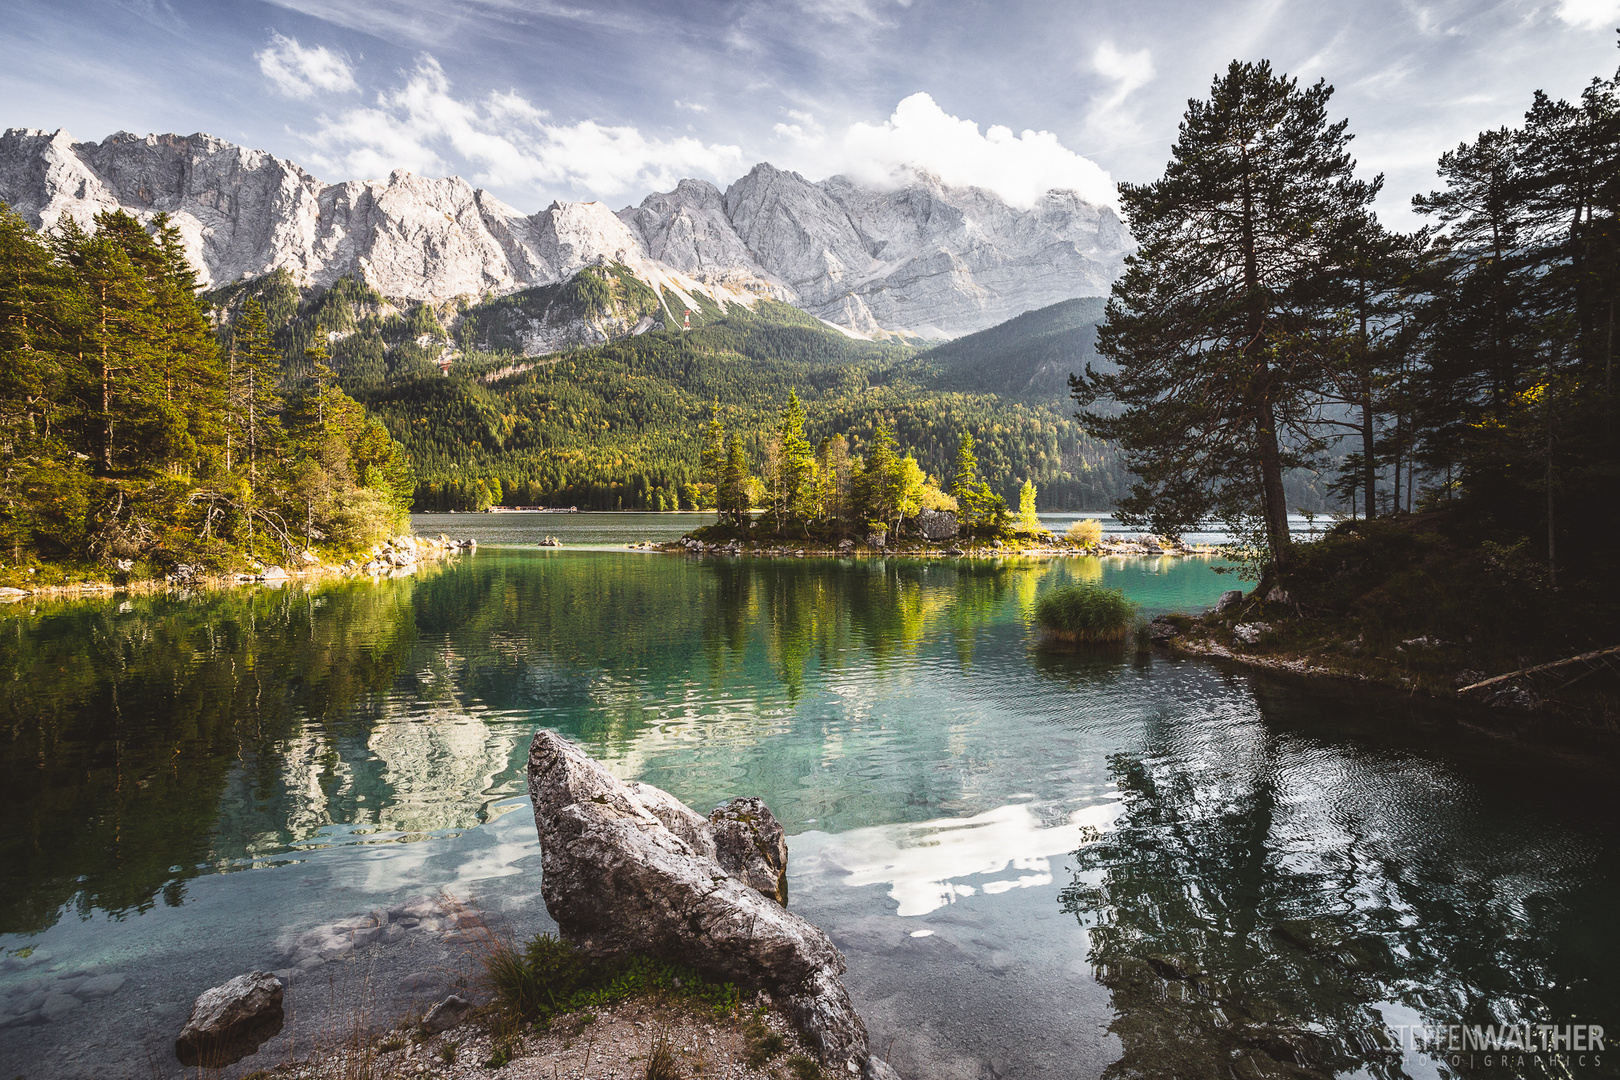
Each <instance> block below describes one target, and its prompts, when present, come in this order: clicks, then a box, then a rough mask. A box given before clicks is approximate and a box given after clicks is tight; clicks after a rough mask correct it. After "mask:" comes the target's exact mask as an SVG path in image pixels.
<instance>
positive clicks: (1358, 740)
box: [0, 514, 1620, 1080]
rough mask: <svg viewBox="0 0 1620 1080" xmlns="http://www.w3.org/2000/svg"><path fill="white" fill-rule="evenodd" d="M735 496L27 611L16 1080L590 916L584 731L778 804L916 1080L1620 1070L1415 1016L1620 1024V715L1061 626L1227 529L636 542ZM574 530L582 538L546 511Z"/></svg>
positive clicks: (15, 918)
mask: <svg viewBox="0 0 1620 1080" xmlns="http://www.w3.org/2000/svg"><path fill="white" fill-rule="evenodd" d="M701 520H706V519H702V518H698V517H697V516H696V515H629V514H626V515H577V516H576V515H566V516H565V515H433V516H424V517H421V518H419V519H417V523H416V524H417V528H418V531H421V532H427V533H438V532H441V531H442V532H447V533H449V534H451V535H452V536H458V537H459V536H469V535H472V536H477V537H478V538H479V540H480V544H481V545H482V546H481V547H480V548H479V549H478V550H477V552H476V553H475V554H472V555H468V556H463V557H461V558H459V559H458V560H455V561H453V562H451V563H448V564H446V565H444V566H442V567H437V568H430V569H426V570H424V571H422V572H420V573H419V574H416V575H413V576H408V577H402V578H398V579H393V580H384V581H380V582H376V583H370V582H346V583H339V584H334V585H327V586H315V587H306V586H304V585H300V584H297V583H292V584H289V585H287V586H284V587H282V588H279V589H278V588H258V589H242V590H237V591H232V592H227V593H218V594H202V593H198V594H191V595H186V594H174V595H168V596H162V597H156V596H148V597H114V598H112V599H110V600H109V599H95V600H85V601H75V602H63V603H56V604H49V605H46V604H41V605H39V606H37V607H32V608H31V607H28V606H27V605H26V604H13V605H11V606H9V607H7V608H4V609H0V675H3V677H4V687H5V689H4V695H5V711H4V717H5V720H4V722H5V729H4V731H5V736H4V738H3V739H0V769H3V770H4V771H3V779H4V781H5V784H6V790H7V793H8V798H7V799H5V800H4V801H3V802H0V825H3V828H0V874H3V880H0V885H3V888H0V950H3V957H0V1024H3V1025H5V1026H3V1027H0V1075H3V1076H5V1077H11V1076H13V1075H25V1076H27V1077H29V1078H30V1080H38V1078H40V1077H57V1076H62V1077H80V1076H84V1077H89V1076H124V1075H127V1076H137V1075H139V1076H142V1077H147V1076H153V1075H175V1074H178V1072H179V1069H178V1066H177V1065H175V1064H174V1063H173V1059H172V1057H171V1056H168V1055H169V1050H168V1047H169V1044H170V1043H171V1042H172V1040H173V1037H174V1035H175V1034H176V1033H177V1032H178V1030H179V1028H180V1026H181V1024H182V1023H183V1022H184V1018H185V1013H186V1010H187V1009H188V1008H189V1005H190V1003H191V1001H192V1000H193V998H194V997H195V996H196V995H197V993H199V992H200V991H201V990H203V989H205V988H207V987H208V986H212V985H215V984H217V983H219V982H222V981H224V980H225V979H227V978H229V977H231V976H233V975H236V974H238V973H240V972H243V971H247V970H251V969H254V968H262V969H265V970H288V969H292V968H297V969H298V970H299V972H300V973H299V974H298V976H297V978H296V980H295V981H294V983H293V985H292V987H291V989H290V990H289V992H288V1000H289V1008H290V1010H291V1011H292V1012H293V1014H294V1015H293V1018H292V1020H291V1021H290V1022H289V1030H288V1032H287V1033H286V1034H284V1035H283V1036H281V1037H279V1038H278V1039H277V1040H274V1041H272V1043H270V1044H268V1045H267V1046H266V1048H265V1049H264V1051H262V1052H261V1053H260V1054H259V1055H258V1056H257V1057H256V1058H254V1059H250V1060H249V1061H248V1062H244V1063H243V1065H242V1066H241V1068H240V1069H239V1070H238V1071H244V1070H246V1069H247V1068H250V1067H265V1066H267V1065H270V1064H273V1063H274V1062H276V1061H279V1060H280V1059H281V1056H283V1055H285V1054H286V1053H289V1052H295V1053H296V1052H301V1051H303V1052H307V1050H308V1049H309V1047H310V1046H311V1045H312V1044H311V1043H310V1041H309V1040H310V1038H311V1037H312V1033H313V1031H314V1030H315V1028H316V1027H318V1026H319V1021H320V1018H321V1017H322V1016H324V1015H327V1014H325V1013H324V1012H323V1011H322V1010H323V1009H324V1008H326V1007H327V1005H328V1004H329V1003H330V1002H332V1001H342V1000H348V999H352V998H354V997H355V996H356V995H359V996H362V997H364V998H365V999H366V1000H367V1001H368V1002H370V1003H371V1004H372V1007H373V1009H374V1011H375V1013H376V1014H377V1015H381V1016H387V1015H390V1014H391V1013H390V1010H392V1014H398V1013H399V1012H400V1011H401V1010H407V1009H409V1008H411V1007H414V1006H413V1002H415V1003H417V1004H419V1003H420V1001H421V1000H423V997H424V995H426V996H428V997H431V995H432V994H434V993H437V992H440V991H442V989H443V986H444V985H447V984H448V981H450V980H453V978H454V976H455V970H456V969H457V965H458V964H463V963H464V957H463V953H464V951H465V949H466V948H467V945H466V942H465V941H464V940H459V939H458V937H457V935H456V934H455V933H453V932H452V933H451V934H450V935H449V937H448V938H446V937H442V936H439V935H437V934H435V933H430V932H428V931H426V930H422V927H425V926H431V925H433V924H434V922H435V919H436V918H437V919H439V921H440V922H442V923H444V924H445V925H447V926H449V927H450V929H451V930H452V931H453V929H454V926H453V924H454V911H455V910H459V908H460V906H461V905H471V906H472V907H474V908H476V909H477V910H478V911H481V912H483V913H484V917H485V918H486V920H487V921H488V922H490V924H491V925H493V926H495V927H497V928H498V929H499V930H500V931H501V932H509V933H511V934H513V935H515V936H517V937H520V938H522V937H527V936H529V935H531V934H533V933H535V932H538V931H541V930H546V929H550V928H552V926H553V924H552V923H551V921H550V919H549V918H548V917H547V916H546V914H545V910H544V905H543V903H542V902H541V900H540V896H539V875H540V858H539V850H538V844H537V841H536V839H535V833H534V825H533V818H532V814H531V813H530V810H529V806H528V802H527V798H526V796H525V794H524V776H523V764H524V760H525V755H526V753H527V748H528V743H529V740H530V738H531V737H532V735H533V732H534V731H535V730H536V729H537V728H538V727H541V726H544V727H548V728H552V729H555V730H558V731H560V732H562V733H564V734H566V735H567V736H568V737H570V738H572V739H575V740H577V741H579V742H580V743H581V744H582V745H584V746H585V747H586V748H588V749H589V750H590V752H591V753H592V754H593V755H595V756H596V757H598V758H599V759H601V760H603V761H604V762H606V763H607V765H608V766H609V767H610V768H611V769H613V770H614V771H615V772H616V773H617V774H619V775H620V776H623V777H626V778H637V779H642V780H646V781H648V782H650V783H653V784H657V785H659V786H660V787H663V788H665V789H667V790H668V791H670V792H672V793H673V794H675V795H676V796H677V797H679V798H681V799H683V800H684V801H685V802H687V803H688V804H689V805H691V806H693V807H695V808H696V809H698V810H700V811H703V812H707V811H708V810H709V809H711V808H712V807H713V806H715V805H716V804H718V803H720V802H722V801H724V800H726V799H729V798H731V797H733V796H736V795H759V796H762V797H763V798H764V799H765V800H766V801H767V802H768V803H769V805H770V806H771V807H772V809H773V810H774V811H775V812H776V813H777V815H778V816H779V817H780V818H781V820H782V821H783V823H784V825H785V826H786V828H787V831H788V833H789V847H790V862H789V874H790V878H789V887H790V907H791V908H792V909H793V910H795V911H797V912H799V913H800V914H802V915H804V916H805V917H807V918H809V919H810V920H812V921H813V922H816V923H817V924H819V925H821V926H822V927H823V928H825V929H826V930H827V931H828V933H829V934H830V935H831V936H832V937H833V939H834V940H835V941H836V942H837V943H838V945H839V946H840V947H841V948H842V949H843V950H844V952H845V954H846V956H847V958H848V960H849V973H848V975H847V976H846V982H847V984H848V986H849V988H850V991H851V994H852V996H853V997H854V999H855V1001H856V1004H857V1006H858V1007H859V1008H860V1009H861V1010H862V1013H863V1015H864V1016H865V1017H866V1019H867V1021H868V1024H869V1026H870V1028H871V1031H872V1037H873V1044H874V1046H875V1047H876V1049H877V1050H878V1052H879V1053H881V1054H883V1055H885V1056H887V1057H889V1058H890V1060H891V1061H892V1062H893V1063H894V1064H895V1066H896V1067H897V1068H898V1069H899V1070H900V1072H901V1074H902V1075H903V1076H906V1077H908V1080H921V1078H924V1077H948V1078H955V1077H962V1078H972V1080H978V1078H981V1077H1030V1078H1056V1077H1101V1076H1105V1075H1106V1076H1109V1077H1132V1076H1154V1075H1178V1076H1186V1077H1203V1076H1208V1077H1217V1076H1229V1075H1240V1076H1285V1075H1287V1076H1314V1075H1320V1076H1326V1075H1342V1076H1367V1077H1386V1076H1389V1077H1392V1076H1400V1075H1409V1076H1450V1075H1463V1074H1466V1075H1492V1076H1495V1075H1501V1076H1520V1075H1523V1076H1587V1075H1610V1074H1612V1073H1613V1072H1614V1071H1615V1068H1614V1066H1612V1065H1611V1064H1609V1062H1610V1061H1611V1060H1620V1059H1615V1058H1611V1057H1608V1056H1605V1055H1602V1054H1596V1053H1590V1052H1586V1051H1582V1052H1579V1053H1578V1052H1576V1051H1574V1050H1572V1049H1564V1050H1561V1051H1560V1052H1559V1053H1556V1054H1550V1055H1547V1054H1544V1055H1540V1056H1537V1055H1534V1054H1522V1055H1519V1056H1518V1057H1516V1058H1515V1057H1513V1056H1512V1055H1511V1054H1510V1055H1507V1056H1506V1060H1504V1056H1503V1055H1501V1054H1497V1055H1495V1057H1494V1059H1493V1060H1492V1061H1491V1062H1490V1063H1489V1064H1486V1063H1485V1062H1484V1061H1483V1055H1481V1054H1479V1053H1478V1052H1474V1051H1470V1052H1471V1053H1474V1057H1473V1058H1472V1059H1469V1058H1468V1055H1467V1054H1464V1055H1462V1056H1461V1057H1459V1058H1458V1060H1457V1062H1456V1063H1453V1062H1452V1060H1451V1055H1449V1054H1443V1053H1441V1052H1440V1051H1439V1050H1437V1049H1435V1048H1433V1047H1432V1046H1429V1045H1423V1046H1414V1045H1412V1044H1411V1040H1410V1038H1409V1037H1410V1035H1411V1033H1412V1031H1413V1027H1414V1026H1416V1027H1417V1029H1418V1031H1419V1032H1420V1033H1424V1034H1428V1035H1439V1036H1443V1035H1444V1034H1445V1032H1446V1031H1447V1030H1449V1029H1450V1026H1451V1025H1468V1026H1474V1025H1481V1026H1483V1025H1493V1026H1494V1025H1508V1024H1514V1025H1523V1024H1532V1025H1537V1024H1548V1025H1570V1024H1579V1025H1608V1026H1611V1027H1613V1028H1614V1029H1615V1030H1617V1031H1620V1010H1617V1007H1616V1006H1617V1005H1620V975H1617V974H1616V973H1617V971H1620V928H1617V926H1616V920H1615V913H1616V903H1615V896H1616V885H1617V878H1620V811H1617V808H1616V801H1615V800H1614V798H1613V795H1612V792H1613V789H1614V781H1615V776H1616V767H1615V761H1614V759H1613V757H1612V755H1610V754H1609V753H1608V752H1607V751H1602V752H1599V751H1595V750H1583V749H1582V748H1581V745H1580V743H1579V741H1578V740H1577V741H1575V742H1574V743H1569V742H1565V743H1563V744H1561V745H1558V746H1552V745H1542V741H1541V740H1540V739H1539V737H1537V738H1528V739H1523V738H1521V739H1520V740H1518V741H1512V740H1509V739H1506V738H1504V737H1502V736H1501V735H1499V734H1494V733H1492V732H1491V731H1490V730H1488V729H1487V725H1482V724H1481V723H1479V722H1478V721H1479V718H1478V717H1476V716H1473V715H1466V716H1463V715H1458V714H1455V713H1454V712H1452V711H1451V710H1450V709H1448V708H1444V707H1439V706H1426V705H1424V704H1422V703H1419V702H1414V701H1411V700H1408V699H1406V698H1404V697H1400V696H1398V695H1391V694H1385V693H1375V692H1370V691H1362V690H1357V689H1355V688H1353V687H1350V686H1348V685H1344V684H1337V683H1332V684H1328V683H1322V684H1312V683H1303V682H1297V681H1280V680H1277V679H1274V678H1267V677H1261V676H1258V675H1254V674H1248V673H1243V672H1238V671H1232V670H1223V669H1221V668H1218V667H1216V666H1214V665H1211V664H1208V663H1204V662H1200V661H1186V660H1173V659H1169V658H1167V657H1165V656H1163V655H1149V654H1138V653H1137V652H1135V651H1134V650H1120V651H1111V650H1104V651H1094V652H1087V653H1080V654H1054V653H1049V652H1045V651H1043V650H1042V649H1041V648H1040V646H1039V636H1038V634H1037V633H1036V632H1035V630H1034V628H1033V627H1032V625H1031V623H1030V610H1031V608H1032V605H1033V604H1034V601H1035V599H1036V598H1037V597H1038V596H1039V595H1040V594H1041V593H1042V592H1043V591H1044V590H1047V589H1050V588H1053V587H1055V586H1057V585H1059V584H1062V583H1064V582H1070V581H1081V582H1093V583H1100V584H1103V585H1105V586H1109V587H1115V588H1120V589H1123V590H1124V591H1125V592H1126V593H1127V594H1128V595H1130V596H1131V597H1132V598H1133V599H1135V600H1136V601H1137V602H1138V603H1140V604H1141V605H1142V608H1143V613H1144V615H1147V616H1151V615H1153V614H1157V613H1160V612H1163V611H1169V610H1190V611H1196V610H1199V609H1201V608H1203V607H1205V606H1207V605H1209V604H1210V603H1212V602H1213V601H1214V599H1215V598H1216V597H1217V596H1218V595H1219V593H1220V592H1221V591H1223V590H1225V589H1227V588H1232V587H1235V585H1236V584H1237V583H1236V582H1235V580H1234V579H1233V578H1231V577H1229V576H1222V575H1218V574H1216V573H1214V572H1213V571H1212V569H1211V564H1210V562H1208V561H1206V560H1173V559H1156V560H1147V559H1106V560H1097V559H1066V560H1044V561H1038V560H1022V559H1006V560H999V561H991V560H974V561H971V562H965V561H964V562H957V561H950V560H937V559H931V560H902V559H859V560H857V559H842V560H840V559H809V558H806V559H791V560H778V561H768V560H754V559H747V558H705V559H699V558H689V557H686V556H676V555H668V554H659V553H645V552H631V551H626V550H623V545H624V544H625V543H628V542H634V541H638V540H642V539H664V538H670V537H673V536H675V535H679V534H680V533H681V532H684V531H686V530H687V529H689V528H691V527H693V525H695V524H697V523H699V521H701ZM548 534H549V535H556V536H558V537H559V539H563V540H564V541H565V543H567V544H569V545H570V546H569V547H567V548H564V549H562V550H556V549H540V548H535V547H533V546H527V545H529V544H532V541H534V540H535V539H537V538H539V537H541V536H544V535H548ZM614 547H617V548H618V550H612V549H611V548H614ZM435 904H436V905H438V907H437V909H436V911H437V915H435V914H434V912H432V911H429V908H430V907H432V905H435ZM413 905H415V906H413ZM367 912H383V913H389V912H392V913H393V914H392V920H393V921H392V922H391V923H389V924H388V926H387V927H386V928H379V927H375V926H369V924H366V923H365V922H364V918H365V913H367ZM410 912H415V914H409V917H402V913H406V914H408V913H410ZM418 916H421V918H422V922H421V924H420V925H419V926H411V925H408V924H412V923H415V922H416V920H417V917H418ZM385 921H386V920H385ZM368 926H369V928H368ZM334 928H335V930H334ZM334 934H336V935H337V936H339V937H341V936H342V935H343V934H347V935H348V946H349V947H348V948H340V947H337V946H333V945H331V944H330V942H331V941H333V940H335V938H334ZM311 942H314V943H315V944H310V943H311ZM322 942H326V943H328V944H325V945H321V944H320V943H322ZM317 946H319V947H317ZM356 946H358V947H356ZM322 950H324V951H322ZM436 980H437V981H436ZM413 995H414V996H413ZM1391 1029H1393V1031H1394V1035H1393V1036H1392V1035H1391ZM1589 1034H1590V1033H1589V1032H1587V1031H1586V1029H1585V1028H1584V1027H1583V1028H1582V1037H1583V1038H1587V1037H1589Z"/></svg>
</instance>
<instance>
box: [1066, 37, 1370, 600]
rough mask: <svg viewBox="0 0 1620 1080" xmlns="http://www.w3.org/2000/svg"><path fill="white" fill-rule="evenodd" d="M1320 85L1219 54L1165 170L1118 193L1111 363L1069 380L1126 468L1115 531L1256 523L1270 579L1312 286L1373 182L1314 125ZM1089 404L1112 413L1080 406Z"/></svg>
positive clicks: (1310, 383) (1299, 451)
mask: <svg viewBox="0 0 1620 1080" xmlns="http://www.w3.org/2000/svg"><path fill="white" fill-rule="evenodd" d="M1332 93H1333V90H1332V88H1331V87H1329V86H1327V85H1326V84H1325V83H1321V82H1319V83H1317V84H1316V85H1314V86H1311V87H1307V88H1304V89H1301V88H1300V87H1299V85H1298V83H1297V81H1296V80H1294V79H1290V78H1287V77H1284V76H1279V75H1274V74H1273V73H1272V71H1271V66H1270V65H1269V64H1268V63H1266V62H1264V61H1261V62H1259V63H1244V62H1240V61H1233V62H1232V65H1231V66H1230V67H1229V68H1228V70H1227V72H1226V74H1225V75H1224V76H1222V77H1220V78H1217V79H1216V80H1215V83H1214V86H1213V88H1212V90H1211V93H1210V97H1209V100H1207V101H1199V100H1196V99H1195V100H1192V101H1189V102H1188V104H1187V113H1186V116H1185V118H1184V119H1183V120H1182V124H1181V129H1180V135H1179V137H1178V138H1177V140H1176V143H1175V146H1174V147H1173V148H1172V151H1171V153H1172V158H1171V160H1170V163H1169V165H1168V166H1167V167H1166V169H1165V173H1164V175H1163V176H1162V177H1161V178H1160V179H1158V180H1156V181H1154V182H1152V183H1150V184H1122V185H1121V186H1120V199H1121V203H1122V205H1123V209H1124V212H1125V218H1126V221H1127V223H1128V224H1129V226H1130V228H1131V232H1132V234H1133V235H1134V236H1135V237H1136V240H1137V242H1138V244H1139V245H1140V247H1139V249H1138V250H1137V252H1136V253H1135V254H1134V255H1132V256H1130V257H1129V258H1128V259H1127V260H1126V271H1125V275H1124V276H1123V277H1122V278H1121V279H1120V280H1119V281H1118V282H1116V283H1115V285H1114V290H1113V295H1112V297H1111V298H1110V300H1109V303H1108V315H1107V320H1106V322H1105V323H1104V324H1103V326H1102V327H1101V328H1100V329H1099V332H1098V338H1097V351H1098V352H1099V353H1100V354H1102V355H1103V356H1104V357H1106V358H1107V359H1109V360H1112V361H1113V362H1114V363H1115V364H1117V365H1118V368H1117V370H1116V371H1113V372H1104V373H1098V372H1096V371H1093V370H1091V369H1090V367H1089V366H1088V368H1087V372H1086V375H1085V377H1084V378H1075V379H1071V387H1072V390H1073V392H1074V396H1075V399H1076V401H1077V402H1078V403H1079V404H1080V405H1081V406H1082V412H1081V413H1080V419H1081V421H1082V423H1084V424H1085V426H1086V427H1087V428H1088V430H1089V431H1090V432H1091V433H1092V434H1094V435H1099V436H1101V437H1104V438H1109V439H1113V440H1115V441H1116V442H1118V444H1119V445H1120V447H1121V449H1122V450H1123V451H1124V453H1125V456H1126V460H1127V463H1128V465H1129V467H1130V469H1131V470H1132V472H1134V473H1135V474H1136V477H1137V480H1136V482H1135V484H1134V485H1133V487H1132V489H1131V491H1130V493H1129V495H1127V496H1126V497H1125V498H1124V499H1122V500H1121V501H1120V505H1119V509H1120V512H1121V516H1122V517H1123V518H1124V519H1125V520H1126V521H1129V522H1132V523H1135V524H1147V525H1150V526H1151V527H1152V528H1153V529H1154V530H1155V531H1156V532H1159V533H1164V534H1168V535H1179V534H1180V533H1182V532H1184V531H1186V530H1187V529H1188V528H1190V527H1191V526H1193V525H1195V524H1196V523H1198V522H1199V521H1202V520H1206V519H1208V518H1210V517H1216V518H1220V519H1222V520H1224V521H1227V522H1229V523H1232V524H1233V525H1234V526H1237V527H1239V528H1245V529H1246V528H1247V527H1248V526H1249V525H1250V523H1253V522H1255V521H1258V522H1259V523H1260V524H1261V526H1262V528H1263V532H1264V535H1265V542H1266V546H1267V549H1268V551H1269V556H1270V562H1271V566H1272V568H1273V569H1274V570H1277V571H1281V570H1283V569H1285V568H1286V566H1287V564H1288V559H1289V534H1288V507H1287V502H1286V497H1285V495H1284V493H1283V474H1284V472H1285V471H1287V470H1288V469H1290V468H1293V467H1297V466H1302V465H1305V464H1307V463H1308V461H1309V460H1310V456H1311V455H1310V450H1311V449H1312V447H1313V446H1314V445H1315V436H1314V434H1313V430H1312V427H1313V425H1312V421H1313V420H1314V418H1315V417H1316V416H1317V415H1318V412H1319V410H1318V408H1317V404H1318V398H1317V395H1316V393H1315V391H1316V390H1317V388H1318V387H1319V385H1320V382H1321V378H1322V371H1323V369H1324V367H1325V364H1326V363H1327V361H1325V360H1324V357H1323V352H1324V349H1323V347H1322V344H1321V339H1322V338H1323V337H1324V335H1327V334H1328V333H1330V331H1329V329H1328V328H1327V324H1328V322H1329V320H1327V319H1326V318H1325V317H1324V315H1325V312H1324V311H1323V303H1322V299H1321V290H1320V289H1319V288H1318V287H1317V286H1318V279H1319V278H1320V276H1321V275H1322V273H1323V271H1324V268H1325V266H1326V265H1327V264H1328V263H1329V262H1330V260H1331V257H1332V255H1331V249H1332V240H1333V236H1334V235H1335V233H1336V227H1337V225H1338V223H1339V222H1341V221H1342V220H1343V219H1344V218H1345V217H1347V216H1348V215H1351V214H1354V213H1356V212H1357V211H1359V210H1361V209H1363V208H1364V207H1366V206H1367V205H1368V204H1369V203H1370V202H1371V201H1372V199H1373V198H1374V196H1375V195H1376V194H1377V190H1378V182H1376V181H1375V182H1373V183H1366V182H1362V181H1358V180H1357V179H1356V178H1355V177H1354V175H1353V172H1354V167H1355V163H1354V162H1353V161H1352V159H1351V158H1350V155H1349V153H1348V152H1347V150H1346V147H1347V144H1348V143H1349V141H1350V136H1349V135H1348V134H1346V132H1345V127H1346V123H1347V121H1340V122H1338V123H1329V122H1328V119H1327V103H1328V99H1329V97H1330V96H1331V95H1332ZM1101 399H1113V400H1114V401H1117V402H1118V403H1119V405H1121V406H1123V409H1122V410H1121V411H1114V410H1112V409H1104V408H1094V407H1093V406H1095V405H1096V404H1097V403H1098V402H1099V400H1101ZM1285 432H1286V433H1287V436H1286V437H1285Z"/></svg>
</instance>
